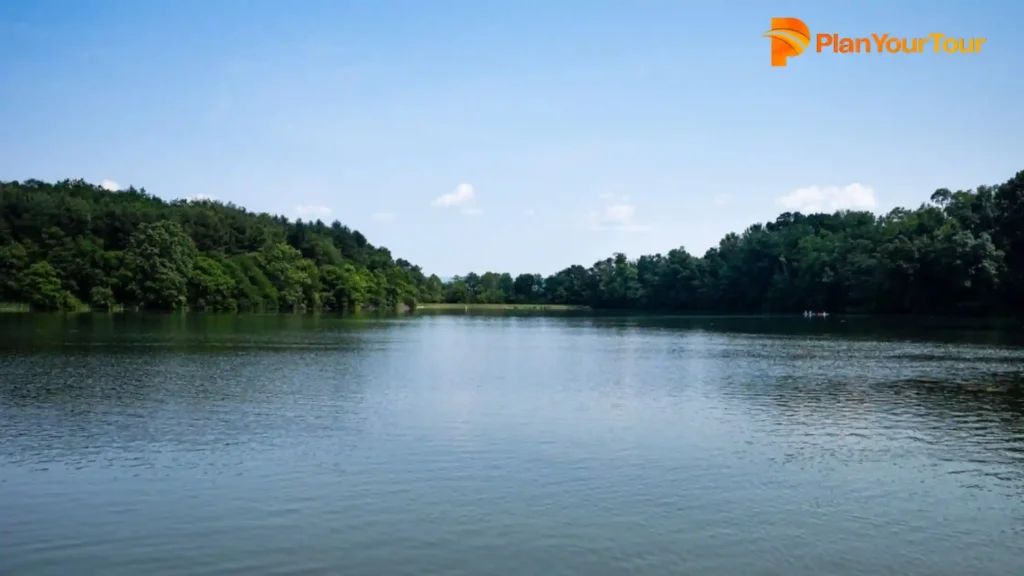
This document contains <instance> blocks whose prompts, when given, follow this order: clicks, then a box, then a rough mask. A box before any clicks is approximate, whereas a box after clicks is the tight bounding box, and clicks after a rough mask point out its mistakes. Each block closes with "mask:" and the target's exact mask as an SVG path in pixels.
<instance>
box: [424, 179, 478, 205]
mask: <svg viewBox="0 0 1024 576" xmlns="http://www.w3.org/2000/svg"><path fill="white" fill-rule="evenodd" d="M474 197H476V193H475V192H474V191H473V185H472V184H459V185H458V186H456V187H455V190H452V191H451V192H449V193H447V194H442V195H441V196H438V197H437V198H435V199H434V201H433V202H432V204H433V205H434V206H441V207H443V208H448V207H450V206H460V205H462V204H466V203H468V202H472V201H473V198H474Z"/></svg>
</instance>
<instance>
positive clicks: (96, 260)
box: [0, 171, 1024, 314]
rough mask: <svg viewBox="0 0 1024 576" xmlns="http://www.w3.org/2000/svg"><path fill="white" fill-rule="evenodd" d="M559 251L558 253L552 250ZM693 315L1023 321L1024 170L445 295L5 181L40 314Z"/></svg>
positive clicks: (186, 217)
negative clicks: (449, 311) (588, 311)
mask: <svg viewBox="0 0 1024 576" xmlns="http://www.w3.org/2000/svg"><path fill="white" fill-rule="evenodd" d="M551 249H552V250H557V249H558V247H557V246H553V247H552V248H551ZM438 301H445V302H452V303H523V304H565V305H580V306H591V307H594V308H604V309H647V310H667V311H684V312H723V313H756V312H798V311H802V310H807V309H813V310H828V311H830V312H858V313H918V314H920V313H929V314H993V313H999V314H1004V313H1005V314H1019V313H1022V312H1024V171H1022V172H1019V173H1018V174H1017V175H1016V176H1014V177H1013V178H1012V179H1010V180H1009V181H1007V182H1005V183H1003V184H1001V185H998V186H981V187H978V188H977V189H975V190H965V191H958V192H951V191H949V190H946V189H942V190H938V191H936V192H935V193H934V194H932V195H931V197H930V199H929V201H928V202H927V203H925V204H922V205H921V206H920V207H918V208H917V209H915V210H908V209H902V208H899V209H895V210H893V211H891V212H889V213H888V214H886V215H884V216H876V215H874V214H872V213H869V212H837V213H835V214H810V215H804V214H799V213H785V214H782V215H781V216H779V217H778V218H776V220H775V221H774V222H768V223H766V224H755V225H753V226H751V227H749V228H747V230H745V231H744V232H743V233H742V234H734V233H730V234H728V235H726V236H725V238H723V239H722V240H721V242H720V243H719V245H718V246H717V247H715V248H712V249H710V250H708V251H707V252H706V253H705V254H704V255H703V256H702V257H697V256H693V255H691V254H689V253H687V252H686V250H684V249H682V248H679V249H675V250H671V251H669V252H668V253H667V254H664V255H663V254H655V255H653V256H651V255H649V256H641V257H640V258H639V259H637V260H630V259H628V258H627V257H626V256H625V255H623V254H616V255H614V256H613V257H612V258H608V259H605V260H602V261H600V262H597V263H595V264H594V265H592V266H590V267H589V268H585V267H583V266H579V265H577V266H570V267H569V268H566V269H564V270H562V271H560V272H558V273H557V274H553V275H551V276H548V277H546V278H545V277H543V276H541V275H539V274H520V275H518V276H515V277H513V276H512V275H510V274H501V273H494V272H488V273H486V274H475V273H474V274H467V275H466V276H460V277H455V278H454V279H452V280H451V281H449V282H444V283H442V281H441V280H440V279H439V278H438V277H437V276H430V277H427V276H425V275H424V274H423V272H422V271H421V270H420V268H419V267H417V266H413V265H412V264H410V263H409V262H406V261H405V260H402V259H397V260H395V259H393V257H392V256H391V254H390V252H389V251H388V250H387V249H386V248H380V247H375V246H373V245H371V244H369V243H368V242H367V240H366V238H365V237H363V235H362V234H360V233H359V232H357V231H354V230H351V229H349V228H347V227H345V226H343V225H341V224H340V223H338V222H334V223H333V224H330V225H327V224H324V223H323V222H320V221H316V222H302V221H295V222H291V221H289V220H287V219H286V218H283V217H279V216H270V215H267V214H254V213H252V212H248V211H246V210H245V209H244V208H240V207H237V206H234V205H231V204H226V205H225V204H221V203H218V202H212V201H198V202H195V201H185V200H178V201H174V202H166V201H164V200H161V199H159V198H156V197H154V196H152V195H149V194H147V193H146V192H145V190H136V189H132V188H130V189H128V190H125V191H119V192H110V191H107V190H104V189H102V188H100V187H98V186H94V185H91V184H88V183H85V182H83V181H80V180H75V181H63V182H58V183H56V184H47V183H43V182H39V181H35V180H29V181H26V182H3V183H0V302H19V303H27V304H29V305H30V306H31V307H32V309H34V310H46V309H51V310H52V309H66V310H74V309H80V308H83V307H84V306H85V305H88V306H90V307H91V308H93V309H101V310H102V309H110V308H112V307H115V306H120V305H123V306H126V307H130V308H135V307H138V308H144V309H164V310H174V309H181V308H192V309H199V310H214V311H232V310H289V311H290V310H309V309H327V310H354V309H360V308H365V307H373V308H378V309H392V308H395V307H396V306H399V305H407V306H415V304H416V303H417V302H438Z"/></svg>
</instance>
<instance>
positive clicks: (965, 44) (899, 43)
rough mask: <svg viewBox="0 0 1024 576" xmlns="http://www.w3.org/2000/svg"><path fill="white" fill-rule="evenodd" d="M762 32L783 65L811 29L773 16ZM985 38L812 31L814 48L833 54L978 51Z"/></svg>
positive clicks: (800, 50)
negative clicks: (843, 33)
mask: <svg viewBox="0 0 1024 576" xmlns="http://www.w3.org/2000/svg"><path fill="white" fill-rule="evenodd" d="M764 35H765V36H766V37H768V38H771V42H772V66H786V65H787V64H788V59H789V58H791V57H793V56H799V55H801V54H803V53H804V52H805V51H806V50H807V48H808V47H810V45H811V31H810V29H809V28H808V27H807V24H804V22H803V20H800V19H799V18H772V28H771V30H769V31H767V32H765V34H764ZM986 40H987V39H986V38H970V37H962V38H958V37H956V36H949V35H946V34H939V33H934V34H922V35H920V36H907V37H900V36H892V35H891V34H871V35H870V36H840V35H839V34H823V33H818V34H815V35H814V51H815V52H817V53H819V54H820V53H822V52H826V51H827V52H832V53H833V54H865V53H867V54H870V53H872V52H874V53H877V54H924V53H928V52H930V53H933V54H978V53H980V52H981V47H982V45H983V44H985V42H986ZM929 48H930V50H929ZM826 49H829V50H826Z"/></svg>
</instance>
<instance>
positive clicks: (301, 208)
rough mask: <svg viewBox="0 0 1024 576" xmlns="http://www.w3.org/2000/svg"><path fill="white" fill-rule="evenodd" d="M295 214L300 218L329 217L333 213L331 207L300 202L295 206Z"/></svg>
mask: <svg viewBox="0 0 1024 576" xmlns="http://www.w3.org/2000/svg"><path fill="white" fill-rule="evenodd" d="M295 214H296V215H297V216H298V217H299V218H309V219H313V218H327V217H328V216H330V215H331V209H330V208H328V207H327V206H317V205H315V204H298V205H296V206H295Z"/></svg>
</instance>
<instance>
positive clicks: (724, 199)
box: [714, 194, 732, 206]
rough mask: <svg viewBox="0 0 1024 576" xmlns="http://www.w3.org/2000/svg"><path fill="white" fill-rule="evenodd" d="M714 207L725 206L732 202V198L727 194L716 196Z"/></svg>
mask: <svg viewBox="0 0 1024 576" xmlns="http://www.w3.org/2000/svg"><path fill="white" fill-rule="evenodd" d="M714 200H715V206H725V205H726V204H728V203H730V202H732V196H731V195H729V194H717V195H715V198H714Z"/></svg>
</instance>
